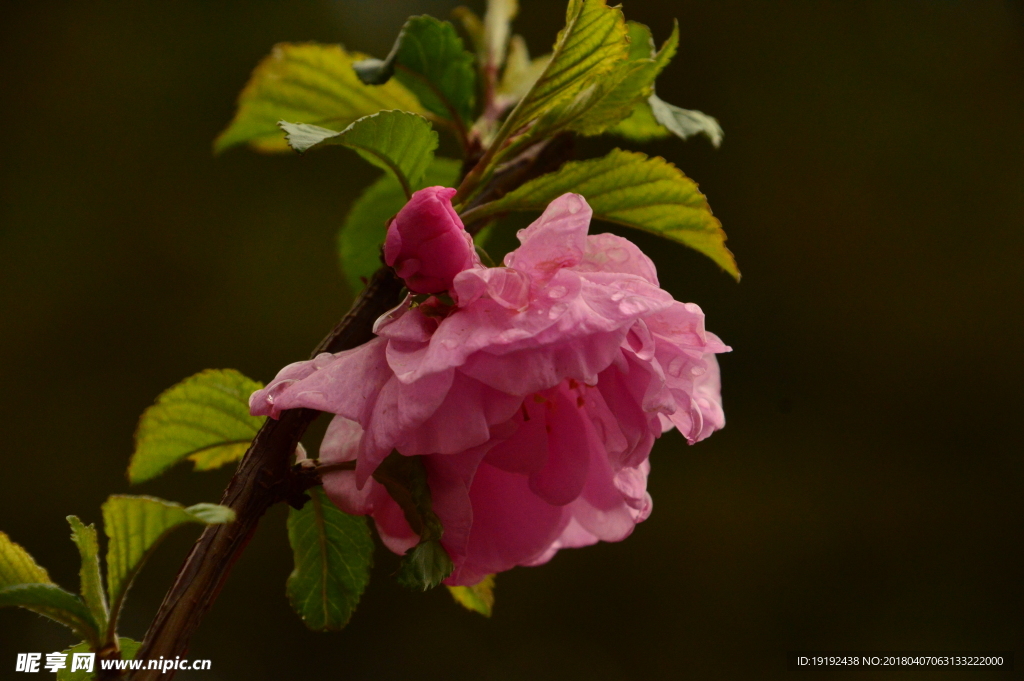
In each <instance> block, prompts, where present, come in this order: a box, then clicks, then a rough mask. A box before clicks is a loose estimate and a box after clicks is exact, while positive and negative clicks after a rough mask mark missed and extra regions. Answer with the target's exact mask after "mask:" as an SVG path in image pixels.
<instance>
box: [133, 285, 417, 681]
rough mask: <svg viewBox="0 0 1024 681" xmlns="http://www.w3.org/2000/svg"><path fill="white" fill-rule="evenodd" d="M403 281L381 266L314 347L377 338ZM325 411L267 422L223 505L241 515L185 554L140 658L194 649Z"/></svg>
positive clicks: (149, 679) (147, 680) (140, 678)
mask: <svg viewBox="0 0 1024 681" xmlns="http://www.w3.org/2000/svg"><path fill="white" fill-rule="evenodd" d="M401 290H402V282H401V280H400V279H398V278H397V277H396V276H395V275H394V273H393V272H392V271H391V270H390V269H388V268H381V269H380V270H378V271H377V273H376V274H375V275H374V276H373V278H372V279H371V280H370V283H369V285H368V286H367V287H366V289H365V290H364V291H363V293H362V294H361V295H360V296H359V298H358V300H357V301H356V303H355V304H354V305H353V307H352V309H351V311H349V313H348V314H347V315H345V318H344V319H342V320H341V322H339V323H338V325H337V326H336V327H335V328H334V330H332V331H331V333H330V334H328V336H327V337H326V338H324V340H323V341H322V342H321V343H320V345H318V346H317V348H316V350H314V351H313V356H316V355H317V354H319V353H321V352H340V351H342V350H347V349H349V348H354V347H356V346H358V345H361V344H363V343H365V342H367V341H368V340H370V339H371V338H373V331H372V328H373V322H374V321H375V320H376V319H377V317H379V316H380V315H382V314H383V313H385V312H387V311H388V310H389V309H391V308H392V307H394V306H395V305H397V304H398V302H399V294H400V292H401ZM319 413H320V412H317V411H314V410H312V409H291V410H288V411H285V412H283V413H282V414H281V418H280V419H277V420H275V419H267V421H266V423H264V424H263V427H262V428H260V431H259V433H257V435H256V439H254V440H253V442H252V444H251V445H250V446H249V451H248V452H246V454H245V457H244V458H243V459H242V461H241V462H240V463H239V465H238V470H237V471H236V472H235V475H234V477H232V478H231V482H230V483H229V484H228V487H227V489H226V490H225V491H224V496H223V497H222V499H221V502H220V503H222V504H224V505H225V506H230V507H231V508H232V509H233V510H234V511H235V514H236V515H237V519H236V520H235V522H233V523H229V524H227V525H211V526H209V527H207V528H206V529H205V530H204V531H203V534H202V535H201V536H200V537H199V540H198V541H197V542H196V544H195V546H194V547H193V548H192V551H191V553H189V555H188V558H186V559H185V563H184V565H182V567H181V570H180V571H179V572H178V576H177V578H176V579H175V581H174V585H173V586H172V587H171V589H170V591H168V592H167V595H166V596H164V600H163V603H162V604H161V605H160V609H159V610H158V611H157V614H156V617H155V618H154V619H153V622H152V624H151V625H150V627H149V631H147V632H146V637H145V639H144V640H143V643H142V647H141V648H140V649H139V651H138V653H137V654H136V659H140V660H152V659H156V658H159V657H160V656H163V657H164V658H165V659H167V658H170V659H174V657H175V656H177V655H184V654H185V652H186V651H187V650H188V643H189V639H190V638H191V637H192V634H193V633H194V632H195V630H196V629H197V628H198V627H199V623H200V622H201V621H202V619H203V616H204V615H206V613H207V612H208V611H209V610H210V607H211V606H212V605H213V602H214V600H216V598H217V595H218V594H219V593H220V590H221V587H223V586H224V582H225V580H227V577H228V574H230V572H231V568H232V566H234V564H235V561H236V560H238V557H239V556H240V555H241V554H242V551H243V550H244V549H245V547H246V545H247V544H248V543H249V540H250V539H251V538H252V535H253V533H254V532H255V531H256V526H257V524H259V521H260V518H261V517H262V516H263V514H264V513H265V512H266V510H267V509H268V508H270V507H271V506H272V505H274V504H275V503H277V502H279V501H282V500H283V499H285V498H286V497H287V496H288V494H289V489H288V484H287V482H288V478H289V471H290V469H291V455H292V452H294V451H295V446H296V444H298V442H299V438H301V437H302V434H303V433H304V432H305V431H306V428H307V427H308V426H309V424H310V423H312V422H313V420H314V419H316V417H317V416H318V415H319ZM173 675H174V672H173V671H168V672H167V673H165V674H161V672H159V671H155V670H140V671H138V672H136V673H135V674H133V675H132V676H131V677H130V678H131V679H132V681H155V680H156V679H160V678H164V679H169V678H171V677H172V676H173Z"/></svg>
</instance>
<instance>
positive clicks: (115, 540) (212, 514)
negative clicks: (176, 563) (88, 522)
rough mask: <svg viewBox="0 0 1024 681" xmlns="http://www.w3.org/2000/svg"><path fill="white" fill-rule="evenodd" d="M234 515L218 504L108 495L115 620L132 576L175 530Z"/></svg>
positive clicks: (106, 524) (105, 524)
mask: <svg viewBox="0 0 1024 681" xmlns="http://www.w3.org/2000/svg"><path fill="white" fill-rule="evenodd" d="M234 517H235V513H234V511H232V510H231V509H230V508H227V507H224V506H217V505H216V504H196V505H195V506H190V507H188V508H185V507H184V506H182V505H181V504H176V503H174V502H172V501H165V500H163V499H157V498H156V497H148V496H128V495H119V494H115V495H113V496H111V497H108V498H107V500H106V502H104V504H103V529H104V531H105V532H106V535H107V539H108V541H107V594H108V595H109V596H110V620H111V622H112V623H113V624H115V625H116V623H117V617H118V614H119V613H120V610H121V605H122V604H123V602H124V598H125V595H126V594H127V593H128V589H129V587H130V586H131V583H132V580H133V579H135V575H136V574H138V572H139V570H140V569H141V568H142V566H143V564H145V562H146V559H147V558H148V557H149V555H150V554H151V553H152V551H153V550H154V549H155V548H156V546H157V545H158V544H159V543H160V541H161V540H162V539H163V538H164V537H165V536H167V534H168V533H169V532H170V531H171V530H173V529H174V528H176V527H179V526H181V525H185V524H188V523H197V524H200V525H210V524H220V523H225V522H231V521H232V520H234Z"/></svg>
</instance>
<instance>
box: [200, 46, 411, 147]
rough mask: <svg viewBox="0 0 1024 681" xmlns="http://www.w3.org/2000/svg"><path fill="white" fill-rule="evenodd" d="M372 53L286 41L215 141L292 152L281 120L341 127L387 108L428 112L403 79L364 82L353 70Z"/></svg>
mask: <svg viewBox="0 0 1024 681" xmlns="http://www.w3.org/2000/svg"><path fill="white" fill-rule="evenodd" d="M365 58H366V55H364V54H359V53H357V52H348V51H346V50H345V48H344V47H342V46H341V45H323V44H318V43H280V44H278V45H276V46H274V48H273V50H272V51H271V53H270V55H269V56H268V57H266V58H264V59H263V61H261V62H260V63H259V65H258V66H257V67H256V69H255V70H254V71H253V73H252V77H251V78H250V79H249V82H248V83H247V84H246V86H245V89H243V90H242V93H241V94H240V95H239V97H238V111H237V113H236V114H235V117H234V119H233V120H232V121H231V123H230V125H228V127H227V129H225V130H224V132H222V133H221V134H220V135H219V136H218V137H217V140H216V141H215V142H214V151H216V152H221V151H223V150H225V149H228V148H230V147H233V146H237V145H239V144H248V145H249V146H251V147H253V148H255V149H257V150H259V151H265V152H281V151H287V150H288V144H287V143H286V142H285V139H284V134H283V133H282V132H281V130H280V129H279V128H278V127H277V122H278V121H280V120H287V121H293V122H296V123H309V124H312V125H320V126H324V127H328V128H333V129H336V130H341V129H343V128H345V127H346V126H348V125H349V124H350V123H352V122H353V121H355V120H357V119H359V118H362V117H363V116H369V115H370V114H373V113H377V112H378V111H382V110H385V109H402V110H405V111H412V112H414V113H425V110H424V109H423V107H422V106H421V105H420V103H419V101H418V100H417V99H416V97H415V95H413V94H412V93H411V92H409V91H408V90H407V89H406V88H405V87H403V86H402V85H401V84H400V83H398V82H390V83H388V84H386V85H382V86H380V87H374V86H370V85H366V84H364V83H363V82H362V81H360V80H359V78H358V77H357V76H356V73H355V71H353V69H352V64H353V63H354V62H357V61H360V60H362V59H365Z"/></svg>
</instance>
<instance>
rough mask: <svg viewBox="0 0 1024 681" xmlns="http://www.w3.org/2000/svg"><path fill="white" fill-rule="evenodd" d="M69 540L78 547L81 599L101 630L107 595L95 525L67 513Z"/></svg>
mask: <svg viewBox="0 0 1024 681" xmlns="http://www.w3.org/2000/svg"><path fill="white" fill-rule="evenodd" d="M67 520H68V524H69V525H71V541H73V542H75V545H76V546H77V547H78V553H79V554H80V555H81V557H82V566H81V568H80V569H79V571H78V578H79V582H80V583H81V586H80V588H79V590H80V591H81V593H82V599H83V600H84V601H85V604H86V605H87V606H88V608H89V612H91V613H92V617H93V619H94V620H95V621H96V626H97V627H98V628H99V629H100V631H103V630H105V629H106V628H107V617H108V615H109V612H108V610H107V595H106V593H104V591H103V577H102V576H101V575H100V544H99V541H98V540H97V538H96V526H95V525H85V524H83V523H82V521H81V520H79V519H78V517H77V516H73V515H69V516H68V518H67Z"/></svg>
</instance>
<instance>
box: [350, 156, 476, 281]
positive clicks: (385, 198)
mask: <svg viewBox="0 0 1024 681" xmlns="http://www.w3.org/2000/svg"><path fill="white" fill-rule="evenodd" d="M461 168H462V164H461V163H460V162H459V161H455V160H452V159H448V158H435V159H434V160H433V162H432V163H431V164H430V167H428V168H427V172H426V174H425V175H424V176H423V177H422V178H421V180H420V183H419V185H416V186H414V188H415V189H417V190H418V189H422V188H423V187H436V186H443V187H454V186H455V185H456V184H457V183H458V180H459V171H460V170H461ZM405 202H406V196H405V192H404V191H403V190H402V185H400V184H398V180H396V179H395V178H394V177H393V176H392V175H390V174H387V175H384V176H383V177H381V178H379V179H378V180H377V181H376V182H374V183H373V184H371V185H370V186H369V187H367V188H366V189H365V190H364V191H363V194H362V196H360V197H359V198H358V199H357V200H356V201H355V203H353V204H352V208H351V209H349V212H348V216H347V217H346V218H345V223H344V224H343V225H342V227H341V230H340V231H339V232H338V253H339V255H340V257H341V267H342V270H343V271H344V273H345V281H347V282H348V285H349V287H350V288H351V290H352V292H353V293H357V292H359V291H360V290H362V288H363V286H365V282H366V281H368V280H369V278H370V277H371V276H373V273H374V272H376V271H377V268H379V267H380V266H381V260H380V247H381V244H382V243H384V237H385V236H387V231H388V230H387V221H388V220H390V219H391V218H392V217H393V216H394V215H395V213H397V212H398V211H400V210H401V209H402V206H404V205H405Z"/></svg>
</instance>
